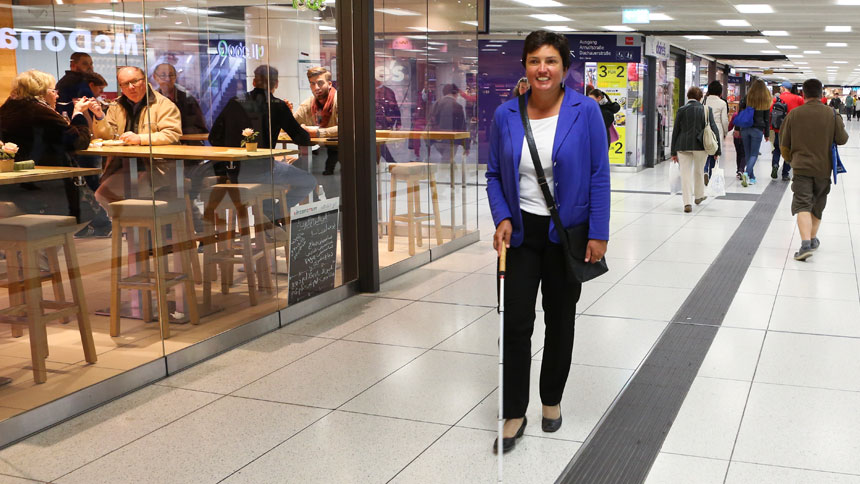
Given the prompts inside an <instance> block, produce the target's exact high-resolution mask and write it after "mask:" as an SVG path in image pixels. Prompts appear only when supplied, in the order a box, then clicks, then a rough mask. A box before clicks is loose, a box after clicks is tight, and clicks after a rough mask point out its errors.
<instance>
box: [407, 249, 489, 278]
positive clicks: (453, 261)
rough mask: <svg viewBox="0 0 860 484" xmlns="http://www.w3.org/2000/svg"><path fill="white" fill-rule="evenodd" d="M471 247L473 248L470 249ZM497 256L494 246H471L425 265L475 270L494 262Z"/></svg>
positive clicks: (456, 270) (457, 270)
mask: <svg viewBox="0 0 860 484" xmlns="http://www.w3.org/2000/svg"><path fill="white" fill-rule="evenodd" d="M473 245H476V244H473ZM481 247H483V246H481ZM470 248H471V250H468V249H470ZM496 257H497V256H496V253H495V252H494V251H493V249H492V248H490V249H489V250H476V248H472V246H469V247H466V248H464V249H461V250H459V251H457V252H454V253H453V254H448V255H446V256H445V257H442V258H440V259H438V260H434V261H433V262H431V263H429V264H427V265H426V266H424V268H426V269H427V270H437V271H451V272H475V271H477V270H478V269H480V268H481V267H484V266H485V265H487V264H489V263H492V262H494V261H495V260H496Z"/></svg>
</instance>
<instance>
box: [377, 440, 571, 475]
mask: <svg viewBox="0 0 860 484" xmlns="http://www.w3.org/2000/svg"><path fill="white" fill-rule="evenodd" d="M495 436H496V434H495V433H494V432H492V431H488V430H476V429H467V428H460V427H454V428H452V429H451V430H450V431H448V433H446V434H445V435H444V436H442V438H441V439H439V441H437V442H436V443H434V444H433V445H432V446H431V447H430V448H429V449H427V450H426V451H425V452H424V453H423V454H421V456H420V457H419V458H418V459H416V460H415V462H413V463H411V464H410V465H409V466H408V467H407V468H406V469H404V470H403V471H402V472H401V473H400V474H398V475H397V477H396V478H395V479H394V480H393V481H391V482H392V484H425V483H426V484H437V483H442V482H445V483H448V482H450V483H467V482H468V483H470V484H471V483H474V484H482V483H486V484H493V483H496V482H498V480H497V476H498V464H497V460H496V456H495V455H493V452H492V446H493V441H494V440H495ZM578 449H579V443H576V442H568V441H565V440H555V439H545V438H540V437H529V436H525V437H522V438H520V439H519V440H518V441H517V446H516V448H515V449H514V450H513V451H512V452H510V453H508V454H505V456H504V470H503V478H504V482H505V483H509V484H531V483H538V482H553V481H555V479H556V478H557V477H558V476H559V475H560V474H561V472H562V471H563V470H564V467H565V466H566V465H567V463H568V462H569V461H570V459H571V458H572V457H573V455H574V454H575V453H576V451H577V450H578Z"/></svg>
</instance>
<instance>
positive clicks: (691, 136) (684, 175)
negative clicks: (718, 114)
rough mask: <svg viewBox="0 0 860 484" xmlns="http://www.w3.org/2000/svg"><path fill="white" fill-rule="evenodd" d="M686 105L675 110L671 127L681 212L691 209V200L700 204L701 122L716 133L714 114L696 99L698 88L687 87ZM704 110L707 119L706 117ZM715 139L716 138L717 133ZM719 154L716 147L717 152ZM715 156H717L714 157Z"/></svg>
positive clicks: (702, 188) (699, 95) (704, 156)
mask: <svg viewBox="0 0 860 484" xmlns="http://www.w3.org/2000/svg"><path fill="white" fill-rule="evenodd" d="M687 99H688V101H687V104H685V105H684V106H682V107H681V108H680V109H678V114H677V115H676V116H675V125H674V127H673V128H672V162H674V163H678V164H679V165H680V171H681V192H682V199H683V202H684V212H686V213H689V212H692V211H693V203H694V202H695V203H696V205H698V204H700V203H702V202H703V201H704V200H705V198H707V197H705V180H704V178H703V176H702V171H703V170H704V169H705V162H706V160H707V157H708V155H707V153H706V152H705V144H704V142H703V136H704V129H705V124H706V123H708V124H709V125H710V127H711V131H713V132H714V134H716V133H719V132H720V131H719V128H718V127H717V123H716V121H714V113H713V111H711V109H710V108H706V107H705V106H703V105H702V103H701V102H700V101H701V100H702V90H701V89H699V88H698V87H696V86H693V87H691V88H690V89H688V90H687ZM706 112H707V118H706V117H705V116H706ZM717 141H720V137H719V136H717ZM717 153H719V149H718V151H717ZM715 158H718V156H716V157H715Z"/></svg>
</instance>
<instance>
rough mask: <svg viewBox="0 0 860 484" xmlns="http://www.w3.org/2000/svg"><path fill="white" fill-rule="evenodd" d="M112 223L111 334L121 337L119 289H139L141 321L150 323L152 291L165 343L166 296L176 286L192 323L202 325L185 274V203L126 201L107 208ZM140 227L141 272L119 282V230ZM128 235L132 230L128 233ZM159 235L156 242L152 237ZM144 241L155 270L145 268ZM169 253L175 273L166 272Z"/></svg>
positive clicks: (187, 244)
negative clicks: (169, 233)
mask: <svg viewBox="0 0 860 484" xmlns="http://www.w3.org/2000/svg"><path fill="white" fill-rule="evenodd" d="M109 208H110V216H111V220H112V222H113V234H112V236H111V242H112V247H111V294H110V298H111V299H110V334H111V336H119V335H120V311H121V309H120V308H121V299H122V294H121V292H120V291H121V290H123V289H132V290H142V291H143V293H144V297H143V319H144V321H150V320H151V319H152V291H155V292H156V294H157V300H158V320H159V324H160V325H161V332H162V336H163V337H164V338H169V337H170V314H169V312H168V307H167V291H168V290H169V289H170V288H172V287H174V286H177V285H180V284H181V285H182V286H183V288H184V289H185V304H186V310H187V311H188V318H189V320H190V321H191V324H200V317H199V315H198V312H197V294H196V293H195V290H194V281H193V279H192V277H191V276H190V275H189V274H190V273H191V271H192V263H191V254H190V251H191V250H195V249H194V248H193V243H191V241H192V238H191V235H190V231H189V229H188V227H187V225H186V223H185V204H184V203H182V200H176V201H173V202H165V201H161V200H156V201H154V202H153V201H152V200H140V199H129V200H121V201H119V202H113V203H111V204H110V206H109ZM168 225H169V226H171V228H172V230H171V235H170V238H169V239H167V238H166V237H165V236H164V234H165V232H166V231H165V230H164V229H165V228H167V226H168ZM133 228H140V229H143V230H142V237H141V240H140V241H139V242H140V244H141V246H139V247H136V249H135V250H136V252H135V253H134V256H135V259H136V261H137V263H138V264H139V265H141V266H142V268H143V269H142V270H141V271H140V272H138V273H137V274H132V275H129V276H128V277H126V278H123V277H122V263H123V256H122V231H123V229H133ZM128 232H129V235H130V234H131V233H132V230H129V231H128ZM156 234H159V235H160V237H156V236H155V235H156ZM145 241H150V243H151V245H152V250H153V253H154V254H153V255H154V256H155V261H156V264H158V270H156V271H150V269H149V249H148V248H147V246H146V245H144V244H145ZM168 248H170V249H172V250H173V253H174V262H173V265H174V267H173V272H170V271H168V263H167V253H166V251H167V250H168Z"/></svg>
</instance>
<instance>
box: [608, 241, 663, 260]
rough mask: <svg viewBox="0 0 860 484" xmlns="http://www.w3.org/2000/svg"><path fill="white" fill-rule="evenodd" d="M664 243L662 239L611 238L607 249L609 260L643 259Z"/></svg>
mask: <svg viewBox="0 0 860 484" xmlns="http://www.w3.org/2000/svg"><path fill="white" fill-rule="evenodd" d="M661 244H663V241H660V240H630V239H619V240H615V239H613V240H610V241H609V245H608V246H607V249H606V257H607V259H606V260H607V261H612V260H613V259H636V260H642V259H644V258H646V257H648V256H649V255H650V254H651V253H652V252H654V250H655V249H657V247H660V245H661Z"/></svg>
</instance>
